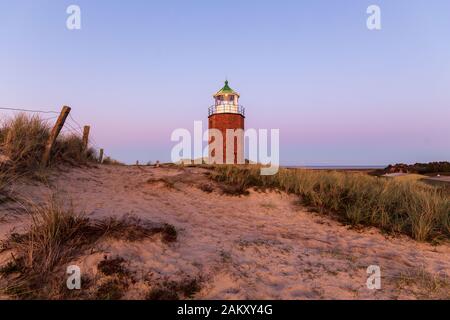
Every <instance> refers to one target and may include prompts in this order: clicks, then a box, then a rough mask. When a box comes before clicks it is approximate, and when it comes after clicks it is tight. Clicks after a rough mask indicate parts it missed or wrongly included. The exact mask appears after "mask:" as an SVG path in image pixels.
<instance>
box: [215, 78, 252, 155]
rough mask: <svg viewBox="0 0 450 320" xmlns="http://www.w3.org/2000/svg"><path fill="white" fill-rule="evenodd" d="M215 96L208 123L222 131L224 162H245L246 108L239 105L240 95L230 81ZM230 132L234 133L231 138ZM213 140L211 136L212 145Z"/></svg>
mask: <svg viewBox="0 0 450 320" xmlns="http://www.w3.org/2000/svg"><path fill="white" fill-rule="evenodd" d="M213 97H214V100H215V103H214V105H213V106H211V107H209V110H208V123H209V129H217V130H219V131H220V132H221V133H222V137H223V163H234V164H237V163H244V120H245V108H244V107H242V106H240V105H239V98H240V95H239V93H237V92H235V91H234V90H233V89H231V88H230V87H229V85H228V81H225V86H224V87H223V88H222V89H220V90H219V91H218V92H217V93H216V94H214V96H213ZM239 129H241V130H239ZM236 130H237V131H236ZM230 133H232V134H233V136H232V137H231V139H230ZM227 134H228V139H227ZM212 141H213V140H211V138H210V146H211V142H212ZM227 142H228V146H227ZM233 142H234V143H233ZM230 143H231V145H230ZM233 145H234V146H233ZM227 147H228V148H229V149H227ZM214 152H215V151H211V153H212V154H211V155H212V156H214ZM227 152H228V161H227Z"/></svg>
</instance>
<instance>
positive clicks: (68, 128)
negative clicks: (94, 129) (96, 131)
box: [0, 107, 100, 150]
mask: <svg viewBox="0 0 450 320" xmlns="http://www.w3.org/2000/svg"><path fill="white" fill-rule="evenodd" d="M46 109H47V108H46ZM49 109H52V108H49ZM0 110H5V111H16V112H25V113H33V114H38V115H39V114H45V115H47V116H46V117H42V118H40V119H41V120H42V121H44V122H46V123H51V122H56V119H58V117H59V114H60V112H59V111H54V110H36V109H35V110H32V109H27V108H20V107H0ZM61 131H62V133H63V134H72V135H75V136H77V137H79V138H80V139H82V138H83V127H82V126H81V125H80V122H78V121H77V120H75V119H74V117H73V116H72V114H71V113H69V116H68V117H67V119H66V121H65V122H64V126H63V128H62V130H61ZM88 143H89V144H90V145H91V147H93V148H95V149H97V150H100V147H99V146H98V145H97V143H96V142H95V140H94V139H93V138H92V137H89V139H88Z"/></svg>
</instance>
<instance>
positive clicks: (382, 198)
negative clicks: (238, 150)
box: [212, 166, 450, 241]
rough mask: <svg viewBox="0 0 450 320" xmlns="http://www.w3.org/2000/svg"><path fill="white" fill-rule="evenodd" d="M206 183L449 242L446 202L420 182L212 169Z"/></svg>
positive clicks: (340, 174) (449, 205)
mask: <svg viewBox="0 0 450 320" xmlns="http://www.w3.org/2000/svg"><path fill="white" fill-rule="evenodd" d="M212 178H213V179H215V180H216V181H218V182H222V183H225V185H229V186H231V188H232V189H233V190H237V191H238V192H239V193H242V192H245V191H246V190H247V189H248V188H251V187H256V188H259V189H266V188H269V189H270V188H273V189H278V190H281V191H285V192H287V193H292V194H296V195H298V196H299V197H300V201H301V203H302V204H303V205H306V206H309V207H311V208H312V209H314V210H316V211H318V212H322V213H333V214H335V215H336V216H338V217H339V219H340V220H341V221H343V222H344V223H348V224H351V225H365V226H376V227H378V228H381V229H382V230H384V231H387V232H390V233H403V234H407V235H409V236H411V237H412V238H414V239H416V240H418V241H441V240H444V241H445V240H446V241H448V240H449V239H450V198H449V197H448V195H447V194H445V193H444V192H443V191H442V190H441V189H439V188H436V187H432V186H429V185H426V184H423V183H421V182H416V181H395V180H389V179H384V178H379V177H372V176H369V175H366V174H363V173H344V172H326V171H312V170H303V169H295V170H293V169H281V170H280V171H279V172H278V173H277V174H276V175H273V176H261V175H260V170H259V168H258V167H257V166H251V167H249V166H217V167H216V168H215V173H214V174H213V175H212ZM236 193H237V192H236Z"/></svg>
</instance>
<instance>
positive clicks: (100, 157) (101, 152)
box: [98, 149, 103, 163]
mask: <svg viewBox="0 0 450 320" xmlns="http://www.w3.org/2000/svg"><path fill="white" fill-rule="evenodd" d="M98 162H100V163H102V162H103V149H100V155H99V157H98Z"/></svg>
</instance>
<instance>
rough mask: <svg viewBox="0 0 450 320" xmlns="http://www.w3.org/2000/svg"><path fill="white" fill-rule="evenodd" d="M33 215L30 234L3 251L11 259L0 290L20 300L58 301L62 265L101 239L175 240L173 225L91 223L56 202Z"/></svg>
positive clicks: (35, 208)
mask: <svg viewBox="0 0 450 320" xmlns="http://www.w3.org/2000/svg"><path fill="white" fill-rule="evenodd" d="M29 213H30V218H31V223H30V226H29V228H28V231H27V232H25V233H23V234H18V233H13V234H11V235H10V237H9V238H8V239H7V240H6V241H4V242H3V243H2V245H1V252H5V251H9V252H10V253H11V260H10V261H9V262H8V263H7V264H6V265H5V266H3V267H1V269H0V272H1V273H2V275H3V276H4V279H3V282H5V281H6V284H5V285H4V283H0V290H2V291H4V292H5V293H7V294H8V295H12V296H15V297H18V298H25V299H29V298H45V299H47V298H49V299H53V298H57V297H58V296H59V295H60V294H61V285H60V283H61V281H62V280H61V279H59V280H58V279H57V278H58V275H62V274H64V266H66V265H67V264H68V263H69V262H70V261H73V260H74V259H76V258H77V257H79V256H81V255H82V254H83V253H84V252H85V251H86V250H87V249H92V248H93V246H94V245H95V244H96V243H97V242H98V241H100V240H104V239H108V238H113V239H121V240H125V241H140V240H143V239H145V238H148V237H150V236H152V235H155V234H162V239H163V241H165V242H173V241H176V230H175V228H174V227H173V226H170V225H159V224H152V223H149V222H145V221H141V220H139V219H137V218H134V217H129V216H127V217H125V218H123V219H120V220H117V219H108V220H90V219H89V218H86V217H84V216H82V215H77V214H75V213H74V212H73V211H72V210H67V209H64V207H63V206H62V205H61V204H60V203H59V202H58V201H57V200H56V199H55V198H52V199H51V200H50V201H48V203H46V204H44V205H34V206H32V209H31V211H30V212H29ZM104 267H105V268H106V264H105V265H104ZM105 270H106V269H105ZM55 283H56V284H59V285H56V284H55Z"/></svg>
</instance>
